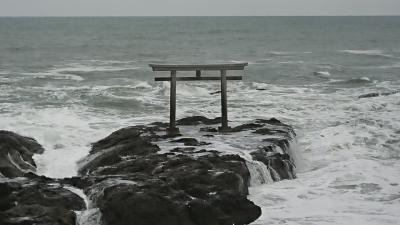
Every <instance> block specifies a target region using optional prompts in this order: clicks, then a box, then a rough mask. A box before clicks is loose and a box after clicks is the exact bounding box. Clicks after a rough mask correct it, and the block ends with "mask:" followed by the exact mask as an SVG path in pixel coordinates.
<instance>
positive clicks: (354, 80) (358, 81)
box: [329, 77, 375, 85]
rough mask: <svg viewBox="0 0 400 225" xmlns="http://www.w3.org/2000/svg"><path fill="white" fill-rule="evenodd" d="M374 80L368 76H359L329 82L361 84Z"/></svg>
mask: <svg viewBox="0 0 400 225" xmlns="http://www.w3.org/2000/svg"><path fill="white" fill-rule="evenodd" d="M374 82H375V81H373V80H371V79H370V78H368V77H359V78H351V79H348V80H331V81H329V83H331V84H342V85H346V84H347V85H363V84H370V83H374Z"/></svg>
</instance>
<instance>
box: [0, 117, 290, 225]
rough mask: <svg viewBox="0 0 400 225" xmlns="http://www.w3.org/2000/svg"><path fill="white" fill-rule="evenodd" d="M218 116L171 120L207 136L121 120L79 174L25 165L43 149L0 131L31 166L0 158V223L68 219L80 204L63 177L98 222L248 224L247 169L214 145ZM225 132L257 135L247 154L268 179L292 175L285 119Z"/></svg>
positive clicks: (252, 214)
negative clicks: (57, 175) (60, 175)
mask: <svg viewBox="0 0 400 225" xmlns="http://www.w3.org/2000/svg"><path fill="white" fill-rule="evenodd" d="M219 123H220V118H215V119H208V118H206V117H201V116H194V117H188V118H183V119H181V120H178V122H177V124H179V125H180V126H196V127H194V128H193V129H194V130H196V131H198V130H200V131H199V132H200V133H199V138H200V137H203V139H204V138H207V139H206V140H207V141H202V140H198V139H197V136H196V138H194V137H185V136H182V137H168V136H166V135H165V129H166V128H167V127H168V124H166V123H160V122H158V123H152V124H150V125H140V126H131V127H126V128H122V129H120V130H117V131H115V132H113V133H111V134H110V135H109V136H107V137H105V138H103V139H101V140H99V141H97V142H95V143H93V144H92V148H91V150H90V152H89V155H88V156H86V157H85V158H83V159H82V160H81V161H80V162H79V165H80V169H79V176H78V177H72V178H64V179H51V178H46V177H43V176H37V175H35V174H34V173H32V172H34V171H35V166H34V165H35V164H34V162H33V160H31V161H30V159H31V156H32V155H33V154H40V153H42V152H43V148H42V147H41V146H40V145H39V144H38V143H37V142H36V141H34V139H31V138H26V137H22V136H19V135H17V134H14V133H12V132H8V133H7V132H3V133H1V132H0V140H6V141H4V143H3V144H2V143H0V146H1V147H2V148H0V152H1V153H2V154H3V155H4V154H5V155H7V153H4V152H7V151H8V149H13V150H12V151H14V152H18V154H21V155H22V154H24V155H25V156H24V161H25V160H26V161H28V162H32V163H30V164H31V165H32V167H33V168H32V169H31V170H30V171H29V172H26V173H25V172H21V171H20V172H18V171H17V170H16V169H18V166H15V165H14V164H13V163H12V162H11V161H0V171H2V170H1V169H2V168H5V169H4V171H12V172H7V173H6V172H4V174H7V175H9V176H6V177H8V178H6V177H4V179H3V180H0V223H1V224H3V223H4V224H21V225H22V224H33V223H38V224H49V225H50V224H56V225H58V224H63V225H64V224H65V225H69V224H75V223H76V215H75V213H74V211H82V210H85V208H86V206H85V202H84V201H83V199H82V198H80V197H79V196H78V195H76V194H75V193H73V192H71V191H70V190H69V189H68V188H67V186H68V185H71V186H75V187H78V188H79V189H82V190H83V191H84V193H85V194H86V195H87V196H88V198H89V199H90V203H91V204H90V205H91V207H96V208H99V210H100V212H101V215H102V216H101V217H102V218H101V220H102V224H101V225H127V224H138V225H147V224H159V225H228V224H229V225H230V224H236V225H244V224H250V223H252V222H253V221H255V220H256V219H257V218H258V217H259V216H260V215H261V208H260V207H258V206H257V205H255V204H254V203H253V202H252V201H250V200H249V199H248V198H247V195H248V194H249V189H248V187H249V185H250V183H251V182H250V181H251V179H252V178H251V174H250V173H251V171H250V170H249V168H248V164H247V162H246V160H245V159H244V158H243V157H241V156H239V155H237V154H232V153H228V152H224V151H221V150H219V149H218V148H216V149H215V146H214V145H213V143H212V142H213V140H214V138H216V137H214V136H219V135H220V134H218V133H217V132H215V131H216V128H215V127H212V126H213V125H218V124H219ZM199 127H200V128H199ZM209 132H213V133H214V134H213V135H210V134H209ZM241 132H243V133H241ZM1 134H3V136H1ZM231 134H232V135H236V136H237V135H239V136H244V137H247V136H249V135H250V136H254V137H257V140H258V139H259V140H260V141H259V143H258V144H259V145H260V146H258V147H254V149H250V150H249V153H248V154H249V157H250V158H253V160H257V161H259V162H261V163H263V164H265V166H266V168H268V170H269V171H270V173H271V177H272V178H273V180H274V181H279V180H282V179H294V178H295V177H296V175H295V168H294V164H293V160H292V158H291V156H290V154H289V152H288V149H289V144H290V141H291V140H292V138H294V136H295V133H294V131H293V129H292V128H291V127H290V126H288V125H286V124H284V123H281V122H280V121H279V120H277V119H274V118H273V119H270V120H255V121H253V122H252V123H248V124H243V125H239V126H236V127H233V128H232V133H231ZM226 135H227V134H224V136H226ZM228 135H229V134H228ZM2 138H3V139H2ZM228 138H229V136H228ZM232 138H234V137H232ZM26 143H29V144H31V145H27V144H26ZM161 143H164V144H166V145H169V146H171V149H169V150H168V151H166V150H165V146H164V147H163V146H161V145H160V144H161ZM177 146H178V147H177ZM181 146H182V147H181ZM14 148H15V149H14ZM14 154H16V153H14ZM21 158H22V156H21ZM18 163H19V164H23V163H21V162H18ZM3 164H4V165H3ZM19 164H18V165H19ZM13 166H14V167H13ZM10 168H11V169H10ZM3 176H4V175H3ZM15 177H21V178H15ZM0 179H2V178H0ZM15 202H18V204H15ZM34 209H36V210H34ZM21 218H24V219H23V220H22V219H21Z"/></svg>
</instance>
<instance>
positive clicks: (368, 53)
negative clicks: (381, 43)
mask: <svg viewBox="0 0 400 225" xmlns="http://www.w3.org/2000/svg"><path fill="white" fill-rule="evenodd" d="M340 52H343V53H348V54H353V55H366V56H381V57H386V58H394V56H393V55H390V54H386V53H385V52H384V51H382V50H378V49H372V50H350V49H347V50H340Z"/></svg>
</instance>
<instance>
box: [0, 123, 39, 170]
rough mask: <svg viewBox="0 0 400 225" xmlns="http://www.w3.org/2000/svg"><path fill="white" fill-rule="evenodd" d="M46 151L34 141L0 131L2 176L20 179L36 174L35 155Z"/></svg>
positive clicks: (0, 167)
mask: <svg viewBox="0 0 400 225" xmlns="http://www.w3.org/2000/svg"><path fill="white" fill-rule="evenodd" d="M43 151H44V149H43V148H42V146H41V145H40V144H39V143H37V142H36V141H35V140H34V139H32V138H29V137H24V136H21V135H19V134H16V133H13V132H11V131H4V130H0V176H5V177H20V176H23V175H24V174H25V173H29V172H35V171H36V164H35V162H34V160H33V159H32V156H33V154H41V153H43Z"/></svg>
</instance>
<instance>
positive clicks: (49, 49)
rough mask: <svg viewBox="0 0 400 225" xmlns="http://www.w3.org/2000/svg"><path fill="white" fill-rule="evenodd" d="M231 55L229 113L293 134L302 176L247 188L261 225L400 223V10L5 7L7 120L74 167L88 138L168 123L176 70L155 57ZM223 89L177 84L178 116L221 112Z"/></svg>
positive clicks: (1, 61) (2, 91)
mask: <svg viewBox="0 0 400 225" xmlns="http://www.w3.org/2000/svg"><path fill="white" fill-rule="evenodd" d="M235 62H248V63H249V65H248V66H247V67H246V68H245V70H244V71H228V76H229V75H241V76H243V80H242V81H229V82H228V114H229V120H230V123H232V124H235V123H242V122H247V121H251V120H254V119H256V118H265V119H268V118H272V117H275V118H277V119H279V120H281V121H283V122H284V123H287V124H290V125H292V126H293V127H294V129H295V131H296V133H297V141H296V142H295V143H292V148H293V149H292V152H294V153H293V154H295V155H296V157H295V164H296V166H297V168H296V169H297V176H298V178H297V179H294V180H283V181H279V182H275V183H273V182H267V183H265V184H261V183H260V184H258V185H252V186H251V187H250V196H249V198H250V199H251V200H253V201H254V202H255V203H256V204H258V205H259V206H261V208H262V211H263V214H262V216H261V217H260V218H259V219H258V220H257V221H255V222H254V223H253V224H254V225H264V224H269V225H271V224H301V225H309V224H314V225H325V224H330V225H331V224H343V225H350V224H363V225H368V224H374V225H375V224H376V225H378V224H379V225H385V224H400V213H399V212H400V93H399V90H400V17H121V18H119V17H108V18H102V17H82V18H61V17H57V18H28V17H25V18H18V17H15V18H5V17H3V18H0V129H2V130H10V131H14V132H17V133H19V134H22V135H26V136H31V137H34V138H35V139H37V140H38V141H39V142H40V143H41V144H42V145H43V146H44V147H45V149H46V151H45V152H44V154H42V155H35V156H34V158H35V160H36V163H37V165H38V173H39V174H42V175H46V176H49V177H55V178H61V177H70V176H74V175H76V174H77V167H78V166H77V161H79V159H81V158H82V157H84V156H86V155H87V154H88V152H89V149H90V144H91V143H92V142H94V141H97V140H99V139H101V138H103V137H105V136H107V135H108V134H110V133H111V132H113V131H115V130H116V129H119V128H122V127H126V126H129V125H137V124H148V123H151V122H155V121H161V122H168V118H169V83H168V82H155V81H154V77H155V76H168V75H169V74H168V73H165V72H153V71H152V70H151V68H150V67H149V66H148V64H150V63H179V64H180V63H182V64H186V63H235ZM208 75H210V76H218V75H219V73H218V71H216V72H207V73H206V74H205V76H208ZM178 76H194V74H191V73H190V72H181V73H179V72H178ZM218 90H220V84H219V82H215V81H204V82H203V81H202V82H199V81H196V82H178V85H177V117H178V118H182V117H185V116H192V115H202V116H207V117H216V116H219V115H220V110H221V108H220V107H221V106H220V96H219V94H213V93H214V92H216V91H218ZM396 92H397V93H396ZM369 93H378V94H379V93H380V94H382V93H383V95H378V96H375V97H370V98H359V96H361V95H365V94H369ZM385 93H390V94H385ZM375 95H377V94H375ZM246 144H247V143H246V142H245V140H244V141H243V143H242V145H244V146H245V145H246ZM221 146H222V147H221V148H224V146H225V147H226V145H221ZM221 150H223V149H221ZM238 151H240V149H239V150H238ZM252 183H254V182H252Z"/></svg>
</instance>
